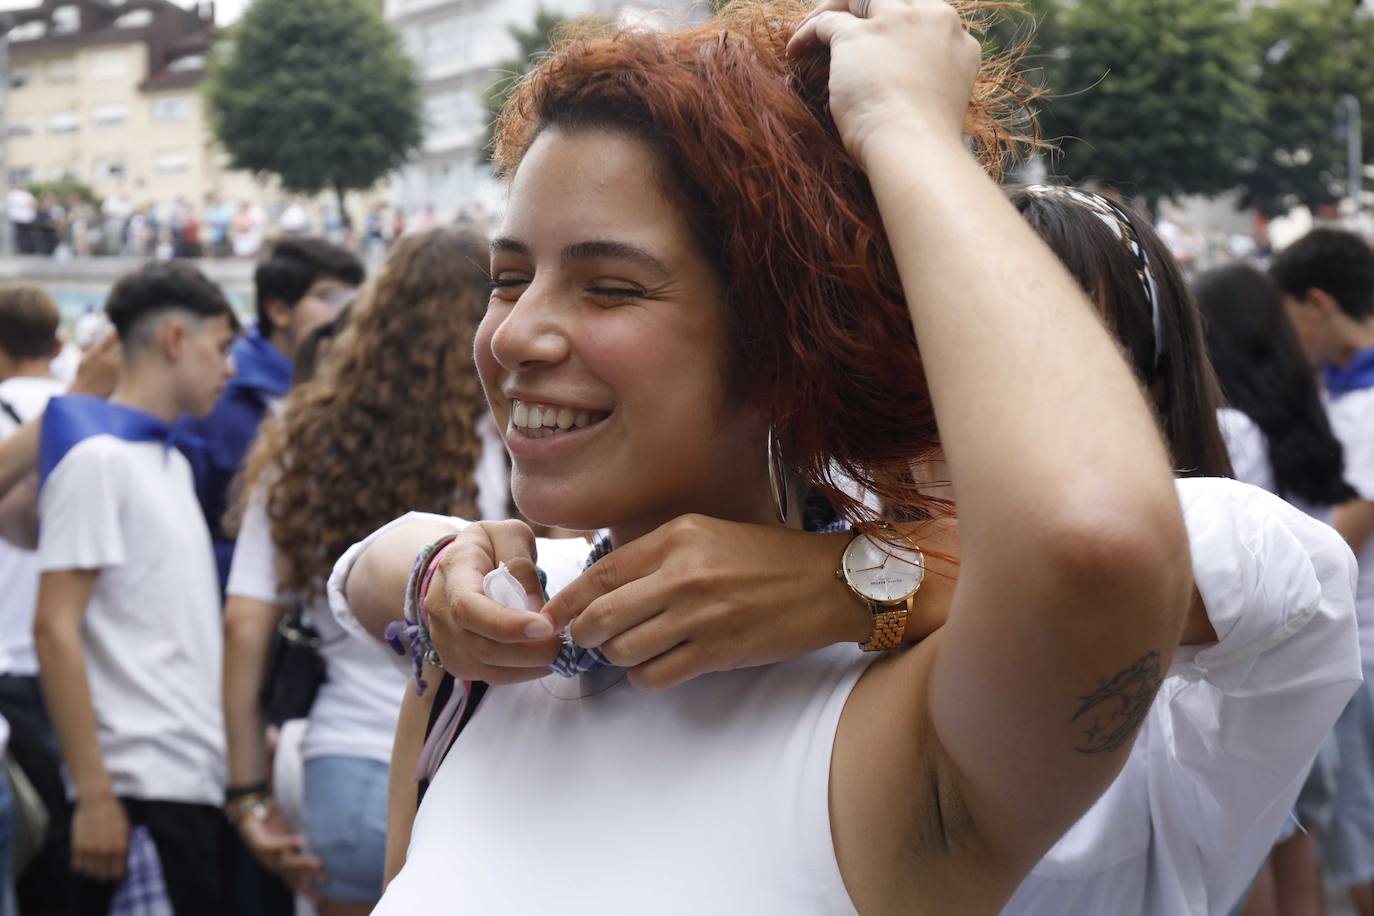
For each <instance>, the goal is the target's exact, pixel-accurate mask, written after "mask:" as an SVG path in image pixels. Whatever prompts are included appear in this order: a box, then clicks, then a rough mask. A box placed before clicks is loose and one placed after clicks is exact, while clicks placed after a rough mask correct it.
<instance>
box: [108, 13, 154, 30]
mask: <svg viewBox="0 0 1374 916" xmlns="http://www.w3.org/2000/svg"><path fill="white" fill-rule="evenodd" d="M152 24H153V11H152V10H130V11H129V12H127V13H125V14H124V15H123V16H120V17H119V18H118V19H116V20H115V21H114V27H115V28H117V29H141V28H143V27H144V26H145V25H152Z"/></svg>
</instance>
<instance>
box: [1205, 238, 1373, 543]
mask: <svg viewBox="0 0 1374 916" xmlns="http://www.w3.org/2000/svg"><path fill="white" fill-rule="evenodd" d="M1193 292H1194V294H1195V295H1196V296H1197V300H1198V306H1199V308H1200V309H1201V311H1202V316H1203V320H1204V327H1205V328H1206V334H1207V352H1208V353H1209V354H1210V356H1211V358H1212V366H1213V368H1215V369H1216V372H1217V377H1218V379H1219V380H1220V381H1221V387H1222V393H1223V395H1224V396H1225V401H1226V404H1227V405H1228V406H1226V407H1223V408H1222V409H1221V411H1220V414H1219V416H1218V419H1219V420H1220V422H1221V428H1222V433H1223V434H1224V435H1225V437H1226V444H1227V447H1228V449H1229V450H1230V452H1231V462H1232V464H1233V466H1234V468H1235V471H1236V478H1237V479H1238V480H1244V481H1245V482H1246V483H1252V484H1254V485H1255V486H1257V487H1263V488H1264V489H1266V490H1268V491H1270V492H1271V493H1276V494H1278V495H1279V496H1282V497H1283V498H1284V499H1286V500H1288V501H1289V502H1291V503H1294V504H1296V505H1298V506H1299V507H1300V508H1302V509H1305V510H1307V511H1308V512H1310V513H1313V514H1315V515H1317V516H1318V517H1321V518H1328V517H1329V516H1330V510H1331V507H1332V506H1335V505H1338V504H1340V503H1343V502H1345V501H1346V500H1349V499H1354V498H1355V491H1354V490H1353V489H1352V488H1351V486H1350V484H1348V483H1346V482H1345V478H1344V476H1343V474H1344V459H1343V454H1342V449H1341V444H1340V442H1339V441H1338V440H1337V439H1336V437H1335V435H1334V434H1333V433H1332V431H1331V422H1330V420H1329V419H1327V416H1326V410H1325V409H1324V408H1323V407H1322V401H1321V393H1320V391H1319V390H1318V388H1317V380H1316V378H1315V376H1314V375H1313V374H1312V366H1311V363H1309V362H1308V360H1307V357H1306V356H1304V355H1303V352H1302V345H1301V344H1299V343H1298V338H1297V334H1296V333H1295V332H1294V330H1293V324H1292V321H1291V320H1290V319H1289V317H1288V314H1287V313H1286V312H1285V311H1284V308H1283V294H1282V293H1281V292H1280V291H1279V288H1278V287H1277V286H1275V285H1274V282H1273V281H1272V280H1270V279H1269V277H1267V276H1265V274H1263V273H1262V272H1260V271H1259V270H1256V269H1255V268H1253V267H1250V266H1248V265H1244V264H1233V265H1229V266H1227V267H1221V268H1217V269H1216V270H1212V271H1208V272H1207V273H1205V274H1203V275H1202V276H1200V277H1199V278H1198V279H1197V282H1196V283H1195V284H1194V286H1193Z"/></svg>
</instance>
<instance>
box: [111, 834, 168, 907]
mask: <svg viewBox="0 0 1374 916" xmlns="http://www.w3.org/2000/svg"><path fill="white" fill-rule="evenodd" d="M110 916H175V914H174V913H173V912H172V901H171V900H170V899H168V897H167V885H166V884H165V883H164V882H163V880H162V860H161V859H159V858H158V856H157V846H156V845H154V843H153V837H152V834H150V833H149V832H148V828H147V827H143V826H141V825H140V826H137V827H135V828H134V829H133V830H131V831H130V832H129V870H128V872H127V873H126V874H125V875H124V881H123V882H122V883H121V884H120V885H119V890H117V891H115V895H114V900H113V901H111V903H110Z"/></svg>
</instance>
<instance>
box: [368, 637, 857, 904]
mask: <svg viewBox="0 0 1374 916" xmlns="http://www.w3.org/2000/svg"><path fill="white" fill-rule="evenodd" d="M868 661H869V657H868V656H865V655H864V653H862V652H860V651H859V650H858V649H857V648H856V647H855V646H852V645H837V646H831V647H829V648H826V649H823V650H821V651H819V652H813V653H811V654H810V655H805V656H802V657H801V658H798V659H794V660H792V661H789V662H785V663H783V664H779V665H771V666H768V667H765V668H753V669H747V670H743V671H731V672H723V673H719V674H712V675H707V676H705V677H701V678H697V679H696V680H694V681H691V682H689V683H687V684H684V685H682V686H680V687H676V688H673V689H672V690H668V691H665V692H663V693H658V694H645V693H641V692H639V691H637V690H635V689H634V688H633V687H632V686H630V685H629V684H628V683H627V682H625V681H623V680H620V681H619V682H618V683H614V685H613V686H610V687H609V688H608V689H605V690H604V691H603V692H601V693H595V694H591V695H588V696H585V697H582V698H580V699H560V698H558V697H556V696H554V695H552V694H551V693H550V692H549V691H550V690H551V689H552V690H556V691H557V692H558V693H559V694H561V695H563V696H568V695H570V694H571V693H572V692H573V691H572V690H570V687H571V686H572V682H569V681H566V680H564V679H563V678H558V677H551V678H547V679H545V680H543V681H535V682H532V683H528V684H521V685H516V686H512V687H494V688H492V689H491V690H490V691H489V692H488V693H487V695H486V696H485V698H484V699H483V700H482V704H481V706H480V707H479V708H478V711H477V713H476V715H474V717H473V718H472V720H471V721H470V722H469V723H468V725H467V727H466V729H465V730H464V732H463V734H462V735H461V736H460V737H459V739H458V741H457V743H455V744H454V746H453V749H452V750H451V751H450V752H449V754H448V757H447V759H446V760H445V761H444V764H443V766H442V767H441V768H440V770H439V772H438V773H437V774H436V776H435V779H434V782H433V784H432V785H431V786H430V788H429V792H428V793H427V794H426V796H425V799H424V803H423V804H422V805H421V806H420V810H419V812H418V814H417V815H416V818H415V825H414V829H413V831H412V833H411V842H410V850H409V853H408V854H407V860H406V865H405V868H404V869H403V870H402V871H401V873H400V875H398V876H397V877H396V879H395V880H394V881H393V882H392V883H391V885H390V886H389V887H388V888H387V890H386V894H385V895H384V896H383V898H382V901H381V903H380V904H379V905H378V907H377V909H376V910H374V911H373V912H374V916H421V914H440V913H442V914H446V916H447V914H473V916H504V914H509V916H545V914H547V916H583V914H585V916H606V914H608V913H634V914H646V916H651V914H652V916H657V914H691V916H702V914H708V913H709V914H711V916H730V914H739V916H759V914H773V913H778V914H784V913H785V914H788V916H806V914H827V916H828V914H846V916H852V914H854V913H855V909H854V905H853V903H851V902H850V899H849V894H848V892H847V891H846V890H845V887H844V882H843V880H842V879H841V877H840V870H839V866H838V864H837V863H836V860H835V852H834V845H833V842H832V839H831V833H830V809H829V786H830V757H831V749H832V747H833V745H834V741H835V731H836V728H837V726H838V724H839V720H840V713H841V712H842V711H843V709H844V704H845V701H846V700H847V699H848V698H849V694H850V691H851V690H852V689H853V687H854V685H855V683H857V682H858V680H859V677H860V675H861V674H862V673H863V671H864V670H865V668H866V667H867V665H868ZM602 674H603V672H594V673H593V674H592V675H589V676H588V678H590V679H592V680H593V681H594V680H595V679H596V678H597V677H598V676H601V675H602ZM620 675H621V672H619V671H614V672H612V673H611V674H610V678H611V679H612V680H614V679H617V678H620ZM584 684H586V681H584ZM598 686H599V685H595V684H593V685H592V686H590V687H587V688H586V689H589V690H592V689H597V687H598Z"/></svg>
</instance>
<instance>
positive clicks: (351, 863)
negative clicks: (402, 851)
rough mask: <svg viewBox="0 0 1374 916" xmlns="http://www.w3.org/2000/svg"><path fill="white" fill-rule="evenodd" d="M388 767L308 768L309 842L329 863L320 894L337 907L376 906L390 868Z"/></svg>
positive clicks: (353, 762) (325, 763)
mask: <svg viewBox="0 0 1374 916" xmlns="http://www.w3.org/2000/svg"><path fill="white" fill-rule="evenodd" d="M386 789H387V765H386V764H385V763H382V762H381V761H379V760H368V759H366V758H363V757H315V758H313V759H310V760H307V761H306V762H305V838H306V842H307V843H308V844H309V847H310V851H311V852H313V853H314V854H315V855H317V856H319V857H320V859H321V860H322V861H323V862H324V875H325V880H324V883H323V884H321V885H320V886H319V887H318V888H317V890H318V891H319V893H320V896H321V897H323V898H324V899H325V900H328V901H331V902H334V903H372V902H375V901H376V900H378V899H379V898H380V897H381V896H382V877H383V873H384V871H385V868H386Z"/></svg>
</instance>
